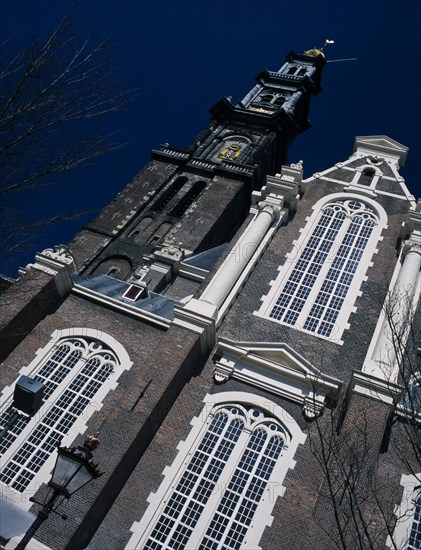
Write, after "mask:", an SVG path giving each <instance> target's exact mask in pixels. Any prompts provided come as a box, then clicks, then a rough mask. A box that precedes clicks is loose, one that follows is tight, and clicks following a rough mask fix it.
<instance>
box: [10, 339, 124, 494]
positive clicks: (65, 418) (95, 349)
mask: <svg viewBox="0 0 421 550" xmlns="http://www.w3.org/2000/svg"><path fill="white" fill-rule="evenodd" d="M84 332H85V334H86V332H92V333H96V337H86V336H84V337H82V336H80V337H78V336H76V335H75V337H64V338H60V339H58V340H57V341H54V342H53V344H52V345H51V343H50V344H49V345H48V346H47V350H46V352H45V354H44V355H43V356H42V359H41V361H40V360H39V358H38V357H37V359H35V361H34V362H33V363H35V365H33V364H31V365H30V366H29V367H26V368H25V369H24V370H25V374H27V375H29V376H31V378H33V379H35V380H38V381H40V382H42V383H43V384H44V387H45V390H44V404H43V406H42V408H41V409H40V411H39V412H38V413H37V414H36V415H35V416H34V417H32V418H31V417H24V416H21V417H20V419H19V421H18V423H16V424H15V425H14V426H13V427H12V428H11V429H10V430H9V431H8V433H7V435H6V436H5V437H4V438H3V439H2V441H1V442H0V456H1V469H0V482H2V483H4V484H5V485H8V486H9V487H11V488H12V489H14V490H15V491H18V492H20V493H21V492H23V491H25V490H26V489H27V488H29V486H30V485H31V483H32V482H35V481H37V482H38V483H41V482H42V481H43V479H40V478H39V477H37V474H38V473H39V472H40V471H41V470H43V469H44V470H45V469H46V470H47V473H48V471H50V469H51V466H52V464H49V459H50V457H52V458H53V459H55V456H53V455H54V451H55V450H56V448H57V445H58V444H60V443H61V442H62V440H66V441H68V442H69V443H70V442H71V441H73V439H74V438H75V437H76V435H77V433H79V431H83V429H84V426H85V422H86V420H87V418H88V417H89V416H90V414H92V412H93V409H92V410H88V409H89V407H90V405H91V402H92V400H94V401H93V402H94V403H95V406H98V404H99V403H100V402H101V401H102V399H103V397H104V396H105V394H106V393H107V392H108V390H109V389H110V388H111V387H112V386H113V384H115V382H116V379H117V378H118V377H119V376H120V374H121V372H122V371H123V370H124V368H128V367H129V366H130V363H129V362H128V361H127V359H128V356H127V354H126V353H125V352H124V353H123V354H122V355H123V356H124V357H125V360H124V362H125V363H126V364H125V366H124V367H123V366H122V365H121V358H119V357H118V356H117V354H116V353H115V351H114V350H113V349H112V348H111V347H110V346H109V345H108V344H106V343H105V342H104V340H103V339H101V334H100V332H99V331H95V332H94V331H89V330H88V329H85V331H84ZM75 333H76V334H77V330H75ZM107 339H110V340H111V338H110V337H108V338H107ZM54 340H55V339H54ZM116 344H117V343H116ZM117 346H118V347H119V348H121V346H119V345H118V344H117ZM11 401H12V399H10V400H9V406H8V407H6V409H5V411H4V412H3V414H2V415H1V416H0V425H6V424H7V421H8V419H9V418H10V416H11V415H12V414H13V411H12V406H11ZM80 421H82V422H80ZM78 424H79V427H80V428H81V430H79V429H78ZM75 428H76V429H75ZM44 477H45V476H44Z"/></svg>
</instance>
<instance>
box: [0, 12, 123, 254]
mask: <svg viewBox="0 0 421 550" xmlns="http://www.w3.org/2000/svg"><path fill="white" fill-rule="evenodd" d="M11 43H12V40H11V39H9V40H8V41H6V42H5V43H3V44H1V45H0V208H1V210H2V218H3V223H2V227H1V232H2V239H0V242H1V243H2V247H3V251H2V252H3V253H5V252H7V251H9V252H10V251H11V250H13V249H14V248H15V247H19V246H22V245H23V244H24V243H25V241H26V240H27V239H28V238H29V237H30V235H31V234H33V232H34V231H35V230H39V229H40V227H41V226H42V223H43V222H42V221H36V222H33V224H27V225H25V223H23V224H22V221H20V220H19V217H18V214H17V212H18V208H17V207H16V205H17V204H18V200H17V199H16V194H17V193H23V192H26V191H28V190H30V189H34V188H40V187H43V186H46V185H50V184H52V183H55V182H57V177H58V175H59V174H60V173H62V172H65V171H67V170H71V169H74V168H77V167H80V166H82V165H85V164H87V163H89V162H91V161H93V160H94V159H96V158H97V157H99V156H100V155H103V154H104V153H107V152H109V151H110V150H112V149H114V148H116V147H117V145H116V144H115V143H113V141H112V140H113V137H112V134H110V133H101V132H96V131H95V125H93V124H92V120H93V119H96V118H98V117H102V116H103V115H105V114H107V113H110V112H113V111H118V110H119V109H121V108H122V107H123V106H124V105H125V104H126V103H127V101H128V100H129V99H130V98H131V97H132V95H133V92H132V91H130V90H127V89H122V88H121V87H119V86H118V85H117V84H116V83H115V80H114V72H115V61H114V58H113V57H112V55H111V53H110V45H109V43H108V41H106V40H101V39H97V38H95V37H93V36H89V37H88V38H86V39H83V38H82V37H81V36H80V35H79V33H78V32H76V31H75V30H74V21H73V17H72V16H71V15H68V16H66V17H64V19H63V20H62V21H60V23H59V24H58V25H57V27H56V28H55V29H54V31H53V32H52V34H51V35H50V36H49V37H48V38H47V39H46V40H42V39H35V38H34V39H32V40H31V41H30V42H29V44H28V45H27V46H26V47H25V48H24V49H23V50H22V51H20V52H19V53H12V52H11V49H12V48H11ZM60 216H62V215H60ZM60 216H59V217H60ZM49 221H51V220H49ZM22 225H23V228H22ZM19 243H20V244H19Z"/></svg>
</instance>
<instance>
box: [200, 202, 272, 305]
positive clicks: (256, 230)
mask: <svg viewBox="0 0 421 550" xmlns="http://www.w3.org/2000/svg"><path fill="white" fill-rule="evenodd" d="M259 208H260V209H261V210H260V212H259V214H258V216H257V217H256V218H255V220H254V221H253V222H252V223H251V224H250V225H249V226H248V228H247V229H246V231H245V232H244V234H243V235H242V237H241V238H240V240H239V241H238V242H237V244H236V246H235V247H234V248H233V250H232V251H231V252H230V254H229V255H228V257H227V258H226V259H225V261H224V263H223V264H222V265H221V267H220V268H219V270H218V271H217V272H216V274H215V276H214V277H213V278H212V280H211V282H210V283H209V285H208V286H207V287H206V289H205V291H204V292H203V294H202V296H201V297H200V300H201V301H205V302H209V303H211V304H213V305H214V306H216V307H217V308H219V307H221V305H222V304H223V303H224V300H225V299H226V297H227V296H228V294H229V292H230V290H231V289H232V287H233V286H234V285H235V283H236V282H237V279H238V277H239V276H240V275H241V273H242V272H243V270H244V268H245V267H246V265H247V263H248V262H249V260H250V258H251V257H252V256H253V254H254V253H255V252H256V250H257V248H258V246H259V245H260V243H261V242H262V240H263V238H264V236H265V235H266V233H267V231H268V229H269V228H270V226H271V225H272V222H273V220H274V219H275V215H279V210H280V209H279V208H278V207H276V206H274V205H271V204H268V203H260V204H259Z"/></svg>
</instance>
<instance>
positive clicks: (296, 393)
mask: <svg viewBox="0 0 421 550" xmlns="http://www.w3.org/2000/svg"><path fill="white" fill-rule="evenodd" d="M217 355H218V359H217V360H216V363H215V370H214V380H215V382H216V383H217V384H222V383H224V382H226V381H227V380H229V379H234V380H241V381H243V382H246V383H247V384H249V385H251V386H254V387H257V388H261V389H264V390H265V391H267V392H269V393H272V394H274V395H278V396H281V397H284V398H286V399H288V400H290V401H293V402H294V403H298V404H300V405H302V407H303V414H304V416H305V418H306V419H307V420H313V419H314V418H316V417H317V416H318V415H319V414H321V412H322V411H323V409H324V407H325V401H326V398H328V397H329V398H330V399H332V400H335V399H336V398H337V395H338V394H339V390H340V387H341V385H342V382H341V381H340V380H337V379H335V378H332V377H330V376H325V375H324V374H322V373H321V372H320V371H319V370H318V369H316V368H315V367H314V366H313V365H311V364H310V363H309V362H308V361H306V360H305V359H304V358H303V357H301V355H299V354H298V353H296V352H295V351H294V350H293V349H292V348H291V347H290V346H288V345H287V344H273V343H268V342H234V341H233V340H228V339H225V338H224V339H220V340H219V343H218V349H217Z"/></svg>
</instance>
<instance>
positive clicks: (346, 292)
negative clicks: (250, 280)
mask: <svg viewBox="0 0 421 550" xmlns="http://www.w3.org/2000/svg"><path fill="white" fill-rule="evenodd" d="M376 210H377V208H376V209H374V208H372V207H371V206H370V205H369V204H366V203H365V202H362V200H356V199H351V198H342V199H340V200H335V201H331V202H328V203H327V204H326V203H325V204H324V205H323V207H322V208H321V210H320V211H319V212H318V213H317V215H315V216H313V217H312V219H311V220H310V222H309V226H310V228H309V230H307V231H304V232H303V235H302V237H301V239H300V241H299V242H298V243H297V248H298V250H299V251H300V254H299V256H298V257H296V258H295V257H294V258H291V262H287V263H286V264H285V266H284V268H283V269H281V270H280V276H279V277H278V279H277V281H276V282H275V284H274V286H273V288H272V291H271V293H270V294H269V295H268V297H267V299H265V300H264V304H263V306H262V308H261V310H260V311H259V314H261V315H263V316H265V317H266V316H267V317H269V318H270V319H272V320H274V321H277V322H280V323H282V324H284V325H289V326H293V327H295V328H297V329H299V330H304V331H307V332H311V333H313V334H315V335H317V336H320V337H323V338H329V337H331V336H335V337H338V336H339V334H340V333H341V332H342V330H343V328H344V326H343V325H344V323H343V322H339V321H338V318H339V316H340V314H341V312H342V311H343V306H344V303H345V301H347V302H348V307H347V308H346V309H347V311H346V312H345V314H346V316H347V317H348V316H349V313H350V307H351V306H352V305H353V300H354V299H355V297H356V292H357V290H358V288H359V286H360V281H361V276H362V275H363V274H364V271H365V270H364V271H363V268H365V269H366V268H367V266H368V261H369V259H370V257H371V254H372V253H373V251H374V248H375V246H374V245H375V244H376V243H377V238H378V236H379V232H380V230H381V229H380V228H379V216H378V214H377V212H376ZM373 233H375V234H376V236H374V237H372V235H373ZM369 243H372V244H371V245H370V246H369ZM291 256H292V255H291ZM362 259H364V262H363V264H361V261H362ZM351 288H352V289H353V292H350V289H351ZM350 298H351V301H350ZM342 321H343V319H342Z"/></svg>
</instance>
